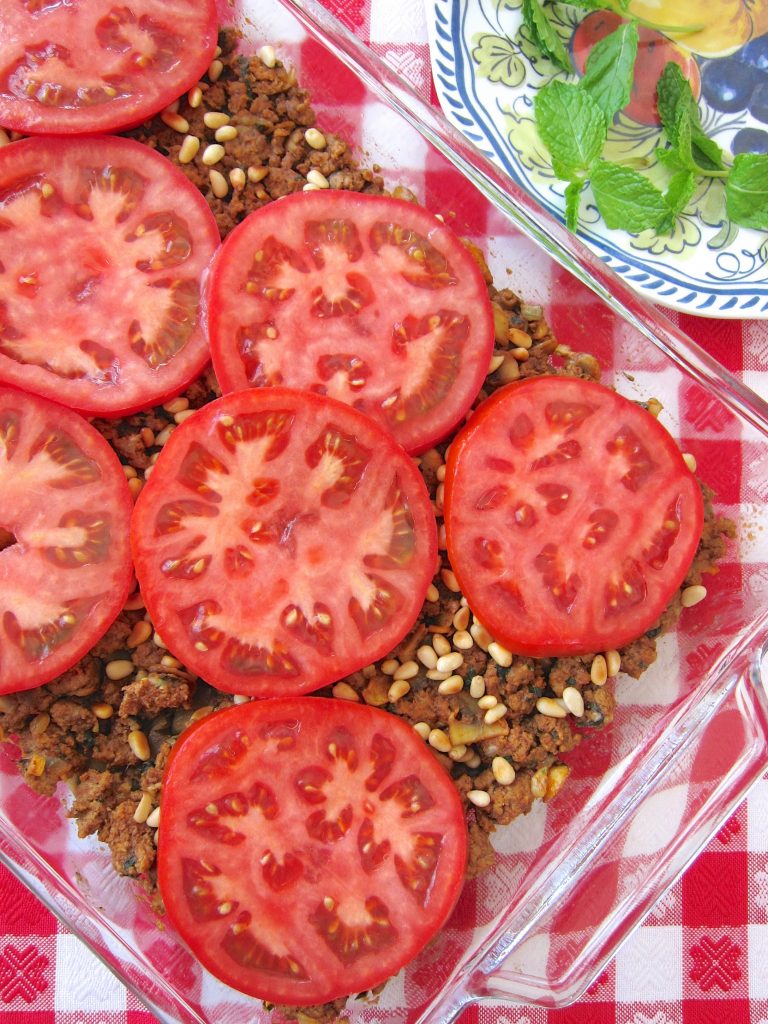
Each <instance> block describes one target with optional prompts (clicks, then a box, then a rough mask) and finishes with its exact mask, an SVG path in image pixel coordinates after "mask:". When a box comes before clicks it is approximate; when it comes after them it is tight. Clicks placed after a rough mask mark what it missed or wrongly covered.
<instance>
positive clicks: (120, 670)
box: [104, 623, 149, 682]
mask: <svg viewBox="0 0 768 1024" xmlns="http://www.w3.org/2000/svg"><path fill="white" fill-rule="evenodd" d="M147 625H149V623H147ZM135 671H136V666H135V665H134V664H133V662H132V661H128V660H127V659H124V658H123V659H118V660H117V661H110V662H108V663H107V666H106V668H105V669H104V673H105V675H106V677H107V679H112V680H114V681H115V682H116V681H118V680H120V679H127V678H128V676H131V675H133V673H134V672H135Z"/></svg>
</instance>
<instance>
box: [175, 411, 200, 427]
mask: <svg viewBox="0 0 768 1024" xmlns="http://www.w3.org/2000/svg"><path fill="white" fill-rule="evenodd" d="M196 412H197V409H182V410H181V412H175V413H174V414H173V422H174V423H176V424H177V425H179V426H180V425H181V424H182V423H184V421H185V420H188V419H189V417H190V416H194V415H195V413H196Z"/></svg>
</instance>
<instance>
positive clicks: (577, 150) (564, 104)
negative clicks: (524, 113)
mask: <svg viewBox="0 0 768 1024" xmlns="http://www.w3.org/2000/svg"><path fill="white" fill-rule="evenodd" d="M534 112H535V114H536V127H537V128H538V130H539V135H540V136H541V138H542V141H543V142H544V144H545V146H546V147H547V149H548V150H549V152H550V153H551V154H552V166H553V167H554V169H555V174H556V175H557V176H558V178H563V179H564V180H565V181H569V180H573V179H577V178H581V179H583V178H585V177H586V174H587V171H588V169H589V167H590V165H591V164H592V163H593V161H594V160H596V159H597V157H598V156H600V154H601V153H602V151H603V146H604V145H605V140H606V137H607V134H608V127H607V125H606V121H605V115H604V114H603V112H602V110H601V109H600V107H598V105H597V104H596V103H595V101H594V100H593V99H592V97H591V96H590V95H589V93H586V92H584V90H583V89H579V88H578V86H575V85H568V84H567V83H566V82H558V81H554V82H548V83H547V84H546V85H545V86H544V87H543V88H541V89H539V90H537V92H536V98H535V100H534Z"/></svg>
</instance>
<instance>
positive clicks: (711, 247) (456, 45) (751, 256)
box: [426, 0, 768, 319]
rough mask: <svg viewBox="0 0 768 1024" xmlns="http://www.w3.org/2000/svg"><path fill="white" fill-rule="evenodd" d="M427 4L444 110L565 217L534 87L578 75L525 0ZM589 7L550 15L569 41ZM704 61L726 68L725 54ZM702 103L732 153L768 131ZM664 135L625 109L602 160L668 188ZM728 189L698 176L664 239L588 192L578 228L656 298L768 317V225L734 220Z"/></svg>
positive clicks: (706, 124)
mask: <svg viewBox="0 0 768 1024" xmlns="http://www.w3.org/2000/svg"><path fill="white" fill-rule="evenodd" d="M713 2H714V3H715V4H716V3H717V0H713ZM742 2H745V3H746V2H748V0H742ZM426 5H427V22H428V26H429V36H430V52H431V59H432V71H433V78H434V81H435V86H436V89H437V94H438V98H439V99H440V103H441V105H442V108H443V110H444V112H445V113H446V116H447V117H448V119H449V120H450V121H451V122H452V123H453V124H454V125H455V126H456V127H457V128H458V129H459V130H460V131H461V132H462V133H463V134H464V135H465V136H466V137H467V138H468V139H470V140H471V141H472V142H473V143H475V145H476V146H477V147H478V148H479V149H480V150H481V151H482V152H483V153H484V154H485V155H486V156H488V157H489V158H490V159H492V160H493V161H494V162H495V163H497V164H498V165H499V166H501V167H502V168H503V169H504V170H505V171H506V172H507V173H508V174H509V175H510V177H511V178H512V179H513V180H514V181H515V182H516V183H517V184H518V185H520V186H521V187H522V188H524V189H525V190H526V191H528V192H529V193H530V194H531V195H533V196H534V198H536V199H537V200H538V201H539V202H540V203H541V204H542V205H543V206H544V207H545V208H546V209H547V210H549V212H550V213H552V214H554V215H555V216H556V217H557V218H558V219H560V220H561V221H562V220H564V219H565V217H564V211H565V198H564V192H565V186H566V183H565V182H564V181H560V180H559V179H558V178H556V177H555V175H554V172H553V170H552V165H551V161H550V157H549V153H548V151H547V149H546V147H545V146H544V145H543V143H542V142H541V140H540V138H539V135H538V132H537V130H536V126H535V123H534V118H533V100H534V96H535V93H536V90H537V89H538V88H540V87H541V86H543V85H545V84H546V83H547V82H549V81H550V80H551V79H553V78H559V79H562V80H563V81H574V82H575V81H578V77H577V75H576V74H575V73H574V74H573V75H571V76H568V75H566V74H565V73H564V72H563V71H561V70H559V69H558V68H557V67H556V66H555V65H553V64H552V63H551V62H550V61H549V60H548V59H546V58H545V57H543V56H542V55H541V53H540V51H539V50H538V48H537V47H536V46H535V45H534V43H533V42H532V40H531V37H530V35H529V34H528V30H527V29H526V27H525V25H524V24H523V18H522V11H521V7H522V0H426ZM586 13H587V12H585V11H584V10H580V9H579V8H577V7H572V6H569V5H567V4H554V5H548V6H547V16H548V18H549V20H550V22H551V24H552V25H553V27H554V28H555V30H556V31H557V33H558V35H559V36H560V38H561V39H562V41H563V43H564V45H565V46H566V47H568V46H569V43H570V40H571V39H572V37H573V34H574V32H575V30H576V28H577V27H578V26H579V24H580V23H581V22H582V20H583V19H584V17H585V15H586ZM697 59H700V58H697ZM707 63H709V64H712V63H717V64H718V65H721V66H722V64H721V61H720V60H718V61H716V62H715V61H713V60H712V59H709V60H705V61H704V64H705V66H706V64H707ZM710 74H711V72H710ZM760 74H762V72H760ZM766 77H768V71H767V72H766ZM699 108H700V111H701V119H702V125H703V128H704V130H705V131H706V133H707V134H708V135H710V136H712V137H713V138H714V139H715V140H716V141H717V142H718V144H719V145H720V146H721V147H722V148H723V149H724V150H725V151H726V154H728V153H729V152H731V151H732V146H733V144H734V139H735V138H736V136H737V134H738V133H739V132H741V133H742V137H743V133H744V130H745V129H748V130H749V131H751V132H756V133H757V136H758V137H762V136H763V135H765V136H766V138H768V134H767V133H766V131H765V129H766V127H768V126H766V125H765V124H761V123H760V122H758V121H756V120H754V119H753V118H752V117H751V115H750V113H749V112H748V111H747V110H743V111H736V112H730V113H728V112H724V111H722V110H715V109H714V108H713V107H712V106H710V105H709V104H708V103H707V102H706V101H705V100H704V99H701V100H700V102H699ZM663 141H664V137H663V133H662V131H661V129H660V128H658V127H655V126H648V125H644V124H640V123H638V122H637V121H635V120H633V119H631V118H629V117H628V116H626V115H625V114H624V113H620V114H618V115H617V117H616V118H615V120H614V123H613V125H612V126H611V128H610V129H609V133H608V143H607V146H606V149H605V151H604V156H605V157H606V158H607V159H609V160H615V161H617V162H621V163H629V162H631V163H632V164H634V165H635V166H642V167H643V170H644V173H647V174H648V176H649V177H650V178H651V179H652V180H655V182H656V184H658V185H659V186H660V187H661V188H663V187H664V183H665V177H664V174H665V172H664V170H663V168H662V167H661V166H660V164H659V163H658V161H657V160H656V158H655V157H654V150H655V149H656V147H657V146H658V145H660V144H663ZM722 192H723V185H722V182H721V181H719V180H717V179H712V178H702V179H699V184H698V186H697V189H696V192H695V193H694V196H693V198H692V200H691V202H690V204H689V205H688V207H687V208H686V211H685V213H684V214H683V215H682V216H681V217H679V218H678V220H677V222H676V225H675V227H674V229H673V232H672V233H671V234H670V235H665V236H659V235H657V234H656V233H655V232H654V231H650V230H649V231H643V232H641V233H639V234H636V235H634V234H630V233H629V232H626V231H619V230H611V229H609V228H607V227H606V226H605V224H604V222H603V221H602V220H601V218H600V216H599V214H598V211H597V208H596V206H595V204H594V200H593V197H592V194H591V191H590V189H589V188H587V189H586V190H585V192H584V193H583V195H582V202H581V212H580V216H579V235H580V237H581V238H582V239H583V241H584V242H586V244H587V245H589V246H590V247H591V248H592V249H593V251H595V252H596V253H597V255H598V256H599V257H600V258H601V259H602V260H603V261H604V262H605V263H606V264H607V265H608V266H609V267H610V268H611V269H612V270H614V271H615V272H616V273H617V274H619V275H620V276H621V277H622V278H623V279H624V280H625V281H626V282H627V283H628V284H630V285H631V286H632V287H634V288H635V289H636V290H637V291H638V292H640V293H642V294H644V295H645V297H646V298H648V299H650V300H651V301H652V302H656V303H658V304H659V305H663V306H667V307H670V308H672V309H677V310H680V311H682V312H688V313H694V314H697V315H699V316H712V317H722V318H726V317H727V318H743V319H763V318H768V233H766V232H762V231H755V230H751V229H748V228H738V227H737V226H736V225H733V224H731V223H730V222H729V221H728V220H727V218H726V217H725V201H724V196H723V194H722Z"/></svg>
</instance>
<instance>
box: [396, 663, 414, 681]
mask: <svg viewBox="0 0 768 1024" xmlns="http://www.w3.org/2000/svg"><path fill="white" fill-rule="evenodd" d="M418 674H419V663H418V662H417V661H404V662H403V663H402V665H399V666H398V667H397V668H396V669H395V672H394V678H395V679H413V677H414V676H417V675H418Z"/></svg>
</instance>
